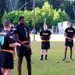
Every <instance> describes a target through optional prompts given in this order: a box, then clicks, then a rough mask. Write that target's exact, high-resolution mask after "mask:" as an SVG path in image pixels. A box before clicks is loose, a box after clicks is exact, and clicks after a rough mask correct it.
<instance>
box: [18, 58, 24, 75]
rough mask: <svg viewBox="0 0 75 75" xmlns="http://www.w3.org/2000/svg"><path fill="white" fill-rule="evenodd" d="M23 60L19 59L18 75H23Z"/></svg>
mask: <svg viewBox="0 0 75 75" xmlns="http://www.w3.org/2000/svg"><path fill="white" fill-rule="evenodd" d="M22 60H23V57H18V65H17V69H18V75H21V67H22Z"/></svg>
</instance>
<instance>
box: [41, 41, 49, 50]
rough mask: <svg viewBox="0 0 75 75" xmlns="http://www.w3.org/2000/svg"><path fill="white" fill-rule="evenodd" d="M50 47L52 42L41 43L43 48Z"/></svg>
mask: <svg viewBox="0 0 75 75" xmlns="http://www.w3.org/2000/svg"><path fill="white" fill-rule="evenodd" d="M49 48H50V42H49V41H47V42H42V43H41V49H49Z"/></svg>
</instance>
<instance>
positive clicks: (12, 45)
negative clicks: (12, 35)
mask: <svg viewBox="0 0 75 75" xmlns="http://www.w3.org/2000/svg"><path fill="white" fill-rule="evenodd" d="M9 46H10V47H16V46H21V45H20V44H19V43H17V42H16V43H12V44H9Z"/></svg>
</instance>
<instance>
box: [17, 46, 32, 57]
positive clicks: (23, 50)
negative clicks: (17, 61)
mask: <svg viewBox="0 0 75 75" xmlns="http://www.w3.org/2000/svg"><path fill="white" fill-rule="evenodd" d="M17 54H18V57H22V56H30V55H31V54H32V51H31V49H29V50H27V49H26V48H24V47H17Z"/></svg>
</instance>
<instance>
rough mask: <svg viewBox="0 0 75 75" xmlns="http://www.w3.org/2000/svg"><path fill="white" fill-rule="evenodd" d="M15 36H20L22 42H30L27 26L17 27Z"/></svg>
mask: <svg viewBox="0 0 75 75" xmlns="http://www.w3.org/2000/svg"><path fill="white" fill-rule="evenodd" d="M14 34H18V39H19V40H20V41H27V40H29V36H28V35H29V28H28V27H27V26H25V25H17V26H15V29H14Z"/></svg>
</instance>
